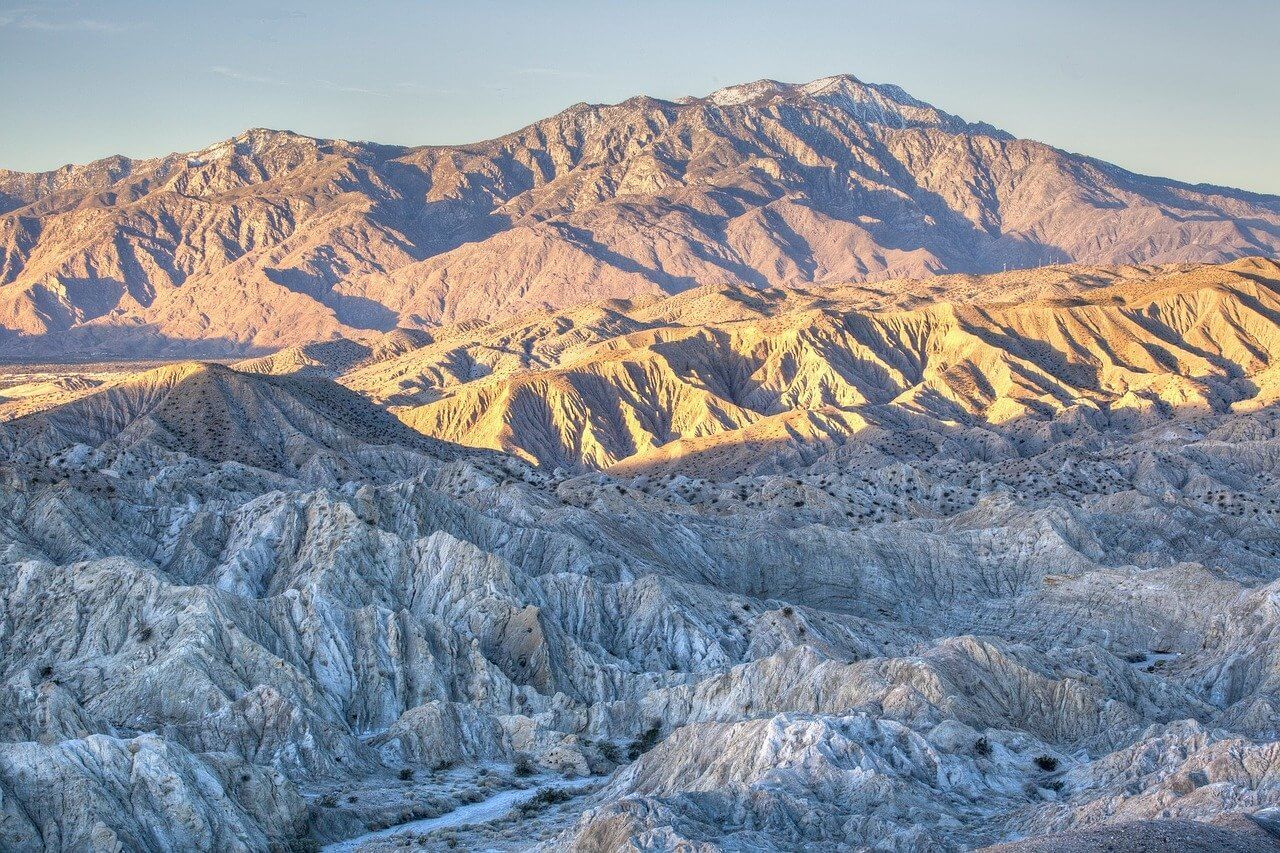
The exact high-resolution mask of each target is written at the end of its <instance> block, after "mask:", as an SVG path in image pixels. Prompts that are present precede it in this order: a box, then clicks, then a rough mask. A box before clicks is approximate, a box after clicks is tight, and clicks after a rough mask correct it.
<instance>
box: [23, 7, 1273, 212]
mask: <svg viewBox="0 0 1280 853" xmlns="http://www.w3.org/2000/svg"><path fill="white" fill-rule="evenodd" d="M1277 33H1280V0H1216V2H1206V0H1196V2H1190V0H1109V2H1101V0H1072V2H1063V0H1054V2H1051V1H1050V0H1017V2H1013V0H1009V2H1005V0H967V2H956V0H893V2H889V0H886V2H845V3H834V2H806V1H805V0H790V2H786V3H780V2H754V0H742V2H736V3H727V2H726V3H711V2H696V0H684V2H648V3H636V2H630V3H622V2H610V0H595V2H550V1H549V0H541V1H540V0H525V1H524V2H511V3H499V2H486V0H466V2H449V3H444V2H389V0H381V1H379V0H374V2H352V0H343V2H330V0H312V2H308V3H278V2H269V1H264V0H257V1H256V2H241V0H231V2H219V0H213V2H201V3H187V2H181V0H171V2H144V0H114V2H76V0H52V2H16V3H15V2H11V0H0V83H3V88H0V168H10V169H19V170H24V171H36V170H45V169H53V168H57V167H58V166H60V165H62V164H64V163H68V162H76V163H80V162H87V161H89V160H93V159H96V158H99V157H104V156H107V155H110V154H127V155H129V156H133V157H149V156H156V155H160V154H166V153H169V152H172V151H191V150H196V149H199V148H203V147H204V146H206V145H208V144H210V143H212V142H214V141H217V140H220V139H225V138H226V137H229V136H233V135H235V134H236V133H238V132H240V131H242V130H244V129H246V128H249V127H271V128H279V129H288V130H293V131H297V132H299V133H304V134H308V135H312V136H323V137H338V138H344V139H362V140H373V141H378V142H385V143H395V144H406V145H410V144H432V143H434V144H443V143H457V142H474V141H478V140H482V139H488V138H491V137H494V136H497V135H501V134H503V133H506V132H508V131H511V130H514V129H516V128H519V127H522V126H524V125H526V124H528V123H530V122H532V121H534V120H536V119H539V118H543V117H545V116H548V115H551V114H553V113H555V112H557V111H559V110H561V109H563V108H565V107H567V106H569V105H570V104H573V103H577V102H580V101H587V102H590V103H607V102H616V101H621V100H625V99H626V98H628V97H630V96H632V95H636V94H642V93H643V94H648V95H653V96H656V97H666V98H674V97H678V96H681V95H688V94H706V93H707V92H710V91H712V90H714V89H716V88H719V87H721V86H726V85H732V84H734V83H742V82H748V81H751V80H757V79H760V78H763V77H768V78H773V79H777V80H783V81H787V82H803V81H807V80H812V79H816V78H818V77H824V76H827V75H830V74H838V73H850V74H854V75H856V76H857V77H859V78H860V79H862V80H865V81H868V82H874V83H896V84H898V85H900V86H902V87H903V88H904V89H906V90H907V91H908V92H910V93H911V94H913V95H915V96H916V97H917V98H920V99H922V100H925V101H928V102H929V103H931V104H933V105H935V106H937V107H939V108H941V109H944V110H947V111H949V112H953V113H957V114H959V115H961V116H963V117H964V118H966V119H969V120H971V121H986V122H990V123H991V124H994V125H996V126H998V127H1001V128H1004V129H1005V130H1008V131H1009V132H1011V133H1013V134H1015V135H1017V136H1021V137H1027V138H1032V139H1038V140H1041V141H1043V142H1047V143H1050V144H1052V145H1055V146H1057V147H1059V148H1064V149H1066V150H1068V151H1073V152H1079V153H1084V154H1089V155H1092V156H1095V157H1100V158H1102V159H1104V160H1109V161H1111V162H1114V163H1117V164H1119V165H1121V166H1124V167H1125V168H1128V169H1131V170H1134V171H1137V172H1142V173H1145V174H1152V175H1160V176H1164V177H1171V178H1176V179H1178V180H1183V181H1189V182H1193V183H1200V182H1207V183H1214V184H1221V185H1226V186H1234V187H1241V188H1244V189H1249V190H1254V191H1258V192H1268V193H1277V194H1280V156H1277V154H1278V153H1280V50H1277V49H1276V47H1275V45H1276V37H1277Z"/></svg>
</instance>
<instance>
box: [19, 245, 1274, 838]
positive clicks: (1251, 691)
mask: <svg viewBox="0 0 1280 853" xmlns="http://www.w3.org/2000/svg"><path fill="white" fill-rule="evenodd" d="M1276 278H1277V273H1276V267H1275V264H1273V263H1271V262H1267V261H1260V260H1247V261H1241V262H1238V263H1235V264H1232V265H1229V266H1226V267H1210V268H1194V269H1193V268H1168V267H1160V268H1157V267H1144V268H1130V269H1112V270H1105V269H1083V268H1065V269H1046V270H1040V271H1037V272H1035V273H1023V274H1012V273H1011V274H1008V275H1007V276H1002V277H997V278H994V279H991V278H960V279H935V280H931V281H927V282H891V283H886V284H884V285H882V286H867V285H856V286H849V287H847V288H836V289H833V290H830V291H808V290H804V289H795V288H788V289H766V290H756V289H745V288H736V287H731V288H715V287H709V288H704V289H699V290H694V291H690V292H688V293H686V294H682V295H680V296H677V297H674V298H670V299H639V300H628V301H614V302H607V303H602V304H599V305H595V306H592V307H588V308H583V309H580V310H575V311H571V312H565V313H561V314H553V315H547V316H542V317H535V318H526V319H516V320H512V321H509V322H502V323H494V324H488V325H477V324H472V325H470V326H466V327H454V328H446V329H441V330H438V332H435V333H432V335H430V336H429V337H416V338H412V339H407V338H405V337H404V336H401V335H394V336H392V337H390V338H388V339H385V340H383V341H381V342H380V343H378V342H368V343H360V344H350V343H347V344H342V343H340V344H337V345H335V344H332V343H325V344H323V345H320V346H310V347H302V348H299V349H297V350H292V351H285V352H282V353H279V354H277V355H275V356H274V357H272V358H269V359H266V360H261V361H255V362H252V363H249V364H245V365H242V366H241V368H236V367H229V366H224V365H216V364H206V363H198V362H186V363H178V364H172V365H164V366H158V367H154V368H152V369H149V370H145V371H140V372H138V373H136V374H131V375H128V376H123V377H118V376H109V375H108V374H107V373H101V374H97V375H98V379H97V380H96V381H98V382H100V384H99V385H97V386H94V387H92V388H88V389H81V390H80V391H77V392H76V395H75V399H70V400H68V399H66V398H65V396H57V395H58V394H66V393H68V391H67V389H65V388H58V389H57V394H55V395H54V396H53V397H50V398H49V399H48V404H47V405H46V406H44V407H43V408H42V407H41V406H40V405H38V404H37V402H34V401H36V400H38V399H39V396H40V394H39V389H34V390H33V389H30V388H28V389H27V391H26V392H24V396H23V400H25V401H26V402H25V403H24V404H23V405H24V406H29V407H32V408H39V409H41V410H40V411H32V412H28V413H27V414H24V415H22V416H20V417H16V418H14V419H12V420H8V421H6V422H4V423H0V454H2V456H3V461H2V462H0V478H2V479H3V482H4V488H3V489H2V490H0V607H2V608H3V614H2V617H3V618H2V619H0V625H3V631H2V632H0V794H2V795H3V796H2V797H0V846H3V847H4V848H5V849H13V850H43V849H62V850H79V849H118V848H124V849H226V850H267V849H289V848H294V849H297V848H298V847H302V848H304V849H305V848H306V847H307V846H313V845H319V844H331V843H332V844H336V845H340V846H338V847H335V848H334V849H354V848H355V847H357V846H360V845H363V846H362V847H361V849H364V850H378V849H403V848H404V847H405V846H407V845H413V846H419V847H425V848H426V849H440V850H444V849H493V850H529V849H542V850H548V851H549V850H566V849H568V850H576V851H583V853H585V851H599V850H614V849H686V848H687V849H698V850H745V849H752V850H755V849H764V850H795V849H800V848H804V849H811V850H832V851H835V850H847V849H855V850H856V849H897V850H908V851H934V850H962V849H972V848H977V847H981V846H983V845H989V844H996V843H1000V842H1006V841H1009V842H1016V843H1015V845H1014V846H1013V847H1012V848H1010V849H1016V850H1033V849H1043V848H1042V847H1038V846H1035V845H1037V844H1040V843H1041V842H1039V841H1036V839H1050V838H1051V837H1052V839H1057V841H1055V842H1054V843H1058V842H1060V841H1061V839H1063V838H1066V839H1067V840H1069V841H1072V843H1078V844H1088V843H1095V842H1096V843H1106V842H1107V840H1108V839H1114V838H1115V837H1117V833H1119V834H1120V835H1121V836H1122V837H1125V838H1127V839H1129V840H1130V841H1133V842H1134V843H1135V844H1146V845H1147V847H1146V848H1143V849H1159V844H1161V843H1164V842H1165V841H1167V840H1168V839H1181V840H1182V841H1183V842H1186V843H1191V841H1194V842H1196V843H1201V844H1203V845H1210V847H1211V846H1212V845H1215V844H1216V845H1218V847H1217V848H1214V849H1239V850H1265V849H1273V848H1274V847H1275V846H1276V842H1275V841H1274V836H1273V834H1272V833H1273V830H1274V827H1275V826H1276V819H1275V815H1276V812H1275V809H1276V808H1280V776H1278V775H1277V773H1276V767H1277V766H1280V763H1278V761H1277V750H1280V731H1278V730H1277V727H1278V725H1280V723H1278V722H1277V721H1278V720H1280V716H1278V712H1277V707H1278V705H1280V679H1277V677H1276V672H1277V671H1280V670H1278V669H1277V662H1278V661H1280V644H1278V643H1277V640H1276V638H1277V637H1278V636H1280V629H1278V628H1277V620H1278V619H1280V612H1278V611H1277V608H1276V607H1275V600H1276V598H1277V595H1278V592H1277V584H1278V583H1280V486H1278V485H1277V484H1278V483H1280V478H1277V477H1276V476H1275V474H1276V465H1277V460H1278V459H1280V434H1278V432H1277V430H1278V425H1280V409H1278V408H1277V406H1276V401H1275V398H1274V387H1275V386H1274V382H1273V381H1272V379H1271V377H1272V376H1273V375H1274V367H1273V359H1274V353H1275V349H1274V347H1275V346H1276V338H1275V329H1276V316H1277V315H1276V313H1275V306H1276V300H1275V293H1276V290H1275V282H1276ZM934 288H946V289H949V292H950V293H951V294H953V295H955V296H956V299H955V304H952V305H942V304H939V301H938V299H937V295H938V294H937V293H936V292H933V289H934ZM42 370H45V371H48V370H49V368H47V367H46V368H42ZM76 370H81V371H82V372H83V369H78V368H73V369H71V370H70V371H69V373H70V374H72V375H80V374H78V373H76ZM335 375H339V376H340V378H341V380H342V383H344V384H345V385H346V386H347V387H343V385H340V384H337V383H335V382H333V381H332V380H331V379H329V378H327V377H329V376H335ZM53 384H54V385H56V383H53ZM73 384H74V383H73ZM504 389H509V390H504ZM518 389H520V390H518ZM584 389H585V390H584ZM601 389H606V390H609V389H611V390H610V396H603V391H602V390H601ZM517 390H518V393H517ZM50 393H52V392H50ZM521 395H524V396H521ZM516 399H520V400H526V401H531V402H527V403H523V404H521V405H520V406H516V405H513V404H511V403H510V402H509V401H511V400H516ZM465 400H471V401H474V403H473V405H474V406H475V410H474V412H473V413H472V414H471V415H469V416H468V417H467V418H465V419H462V420H458V421H457V423H459V424H463V423H464V422H465V424H466V429H467V430H479V429H481V428H484V429H486V430H490V432H486V433H483V434H484V435H492V436H495V437H496V438H497V439H500V440H495V441H493V442H490V443H491V444H493V446H494V447H497V448H502V449H507V450H512V451H515V453H502V452H497V451H494V450H481V449H477V448H468V447H464V446H461V445H460V444H457V443H455V442H454V441H451V440H442V439H443V438H447V437H446V436H436V437H431V436H426V435H423V434H421V433H419V432H416V431H414V430H412V429H410V427H409V425H410V424H415V423H417V424H419V425H420V424H422V423H425V422H429V421H421V420H415V417H417V416H423V415H422V413H424V412H425V413H436V414H435V415H432V417H434V416H436V415H439V414H440V413H444V412H447V411H453V410H455V409H456V407H461V406H462V401H465ZM539 400H541V401H542V402H537V401H539ZM623 400H625V401H626V403H625V406H624V405H623V403H622V402H620V401H623ZM382 404H385V405H387V406H391V407H395V408H396V409H397V412H398V413H399V414H400V416H401V418H402V420H401V419H397V418H396V417H394V416H393V415H392V414H391V413H390V412H388V411H386V409H385V408H383V407H382ZM450 407H455V409H451V408H450ZM457 410H460V409H457ZM566 412H568V413H575V414H576V416H578V418H579V420H577V421H573V420H568V419H565V418H564V417H562V415H563V413H566ZM623 413H627V414H625V415H624V414H623ZM423 417H425V416H423ZM440 422H441V423H444V422H445V421H440ZM570 423H572V424H582V425H584V426H583V428H582V429H581V430H577V427H575V428H574V430H567V429H562V425H564V424H570ZM498 424H501V426H500V427H499V426H497V425H498ZM548 425H551V426H553V427H554V428H553V429H549V428H548ZM588 426H589V427H590V429H589V430H588V429H587V428H586V427H588ZM575 430H577V431H575ZM438 432H443V430H439V431H438ZM477 435H481V433H479V432H473V433H467V434H463V433H461V432H460V433H458V434H457V435H454V436H452V438H468V436H471V437H474V436H477ZM644 436H647V438H643V437H644ZM588 437H589V438H590V442H593V443H589V442H588V440H587V439H588ZM504 442H506V443H504ZM645 442H647V444H644V443H645ZM474 443H477V444H479V443H483V442H480V441H474ZM640 444H644V447H643V448H639V447H638V445H640ZM586 448H591V449H590V452H578V451H581V450H583V449H586ZM629 449H630V452H623V451H627V450H629ZM570 451H573V453H570ZM544 452H545V453H548V454H550V453H555V454H559V455H557V456H554V457H552V456H549V455H548V456H545V457H544V456H542V455H540V454H542V453H544ZM516 454H521V455H525V456H528V457H532V458H534V459H544V460H545V461H546V462H548V463H555V464H547V465H543V466H534V465H532V464H530V463H529V462H528V461H526V460H525V459H521V458H519V456H518V455H516ZM557 465H559V467H556V466H557ZM592 465H597V466H605V467H607V469H608V470H591V466H592ZM1018 839H1023V840H1022V841H1018ZM1027 839H1030V840H1027ZM1043 843H1044V844H1048V843H1050V842H1049V841H1044V842H1043ZM1206 849H1210V848H1206Z"/></svg>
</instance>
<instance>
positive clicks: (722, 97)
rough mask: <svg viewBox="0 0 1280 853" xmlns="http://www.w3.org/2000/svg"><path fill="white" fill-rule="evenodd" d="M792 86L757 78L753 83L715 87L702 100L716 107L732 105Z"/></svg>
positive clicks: (781, 91)
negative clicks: (721, 87)
mask: <svg viewBox="0 0 1280 853" xmlns="http://www.w3.org/2000/svg"><path fill="white" fill-rule="evenodd" d="M793 88H795V87H794V86H789V85H788V84H786V83H779V82H778V81H777V80H757V81H755V82H754V83H742V84H741V85H738V86H726V87H725V88H723V89H717V90H716V91H714V92H712V93H711V94H710V95H707V97H706V98H705V99H704V100H707V101H710V102H711V103H713V104H715V105H716V106H718V107H732V106H737V105H739V104H747V103H750V102H751V101H755V100H759V99H760V98H764V97H768V96H770V95H777V94H783V93H785V92H787V91H789V90H791V89H793Z"/></svg>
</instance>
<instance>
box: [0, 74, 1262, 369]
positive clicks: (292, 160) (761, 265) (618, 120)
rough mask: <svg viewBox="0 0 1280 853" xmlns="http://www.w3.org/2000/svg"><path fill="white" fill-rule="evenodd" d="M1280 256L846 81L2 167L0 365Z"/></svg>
mask: <svg viewBox="0 0 1280 853" xmlns="http://www.w3.org/2000/svg"><path fill="white" fill-rule="evenodd" d="M1278 253H1280V197H1276V196H1268V195H1261V194H1255V193H1248V192H1244V191H1240V190H1233V189H1226V188H1221V187H1211V186H1203V185H1200V186H1191V185H1187V184H1182V183H1178V182H1176V181H1171V180H1166V179H1160V178H1152V177H1146V176H1142V175H1137V174H1134V173H1132V172H1128V171H1125V170H1124V169H1121V168H1119V167H1116V166H1112V165H1109V164H1107V163H1104V162H1101V161H1098V160H1095V159H1091V158H1088V157H1084V156H1079V155H1075V154H1069V153H1067V152H1064V151H1061V150H1058V149H1056V148H1053V147H1051V146H1049V145H1045V144H1042V143H1039V142H1033V141H1027V140H1021V139H1017V138H1014V137H1013V136H1011V135H1010V134H1008V133H1005V132H1003V131H1000V130H998V129H996V128H995V127H993V126H991V125H988V124H982V123H971V122H967V121H965V120H963V119H961V118H958V117H957V116H954V115H951V114H949V113H946V112H943V111H941V110H939V109H936V108H934V107H932V106H930V105H928V104H926V103H923V102H921V101H919V100H916V99H915V98H913V97H911V96H910V95H908V94H906V93H905V92H903V91H902V90H901V89H899V88H897V87H895V86H887V85H875V84H868V83H863V82H861V81H859V80H857V79H856V78H854V77H851V76H835V77H829V78H824V79H821V80H815V81H813V82H811V83H807V84H802V85H790V84H783V83H778V82H775V81H770V80H762V81H759V82H756V83H751V84H746V85H741V86H732V87H729V88H726V89H721V90H719V91H717V92H713V93H712V94H710V95H708V96H706V97H699V98H684V99H680V100H677V101H665V100H659V99H655V98H648V97H636V98H632V99H629V100H627V101H624V102H622V103H620V104H615V105H603V106H602V105H588V104H577V105H574V106H572V107H570V108H568V109H566V110H565V111H563V112H561V113H559V114H557V115H554V116H552V117H550V118H547V119H544V120H542V121H539V122H535V123H534V124H532V125H529V126H528V127H526V128H523V129H521V130H518V131H516V132H515V133H512V134H509V135H507V136H504V137H501V138H498V139H494V140H491V141H488V142H482V143H477V144H473V145H460V146H425V147H401V146H389V145H378V144H372V143H365V142H345V141H341V140H328V139H314V138H310V137H306V136H300V135H298V134H294V133H290V132H285V131H272V130H262V129H255V130H250V131H247V132H246V133H243V134H241V135H239V136H236V137H234V138H232V139H229V140H226V141H223V142H220V143H216V144H214V145H211V146H209V147H207V148H204V149H202V150H200V151H195V152H190V153H184V154H173V155H169V156H167V157H161V158H157V159H150V160H131V159H128V158H126V157H111V158H108V159H105V160H100V161H97V162H94V163H90V164H88V165H84V166H66V167H64V168H62V169H59V170H56V171H53V172H46V173H39V174H25V173H16V172H6V171H0V355H7V356H23V357H66V356H68V355H72V354H74V355H76V356H77V357H85V356H119V355H127V356H130V357H139V356H143V355H146V356H174V355H182V356H187V355H203V356H226V355H252V354H257V353H265V352H268V351H272V350H275V349H278V348H281V347H284V346H290V345H296V344H301V343H305V342H308V341H312V340H324V339H329V338H335V337H344V338H349V339H358V338H362V337H366V336H370V335H373V334H377V333H383V332H389V331H392V330H394V329H398V328H399V329H410V330H423V329H430V328H432V327H434V326H437V325H440V324H456V323H462V322H466V321H469V320H475V319H483V320H487V321H493V320H501V319H503V318H510V317H516V316H519V315H522V314H526V313H529V312H530V311H535V310H560V309H565V308H570V307H573V306H576V305H580V304H584V303H591V302H599V301H602V300H607V299H615V298H616V299H634V298H637V297H652V296H660V295H670V294H675V293H680V292H683V291H686V290H690V289H694V288H697V287H705V286H726V287H748V288H767V287H776V286H791V287H795V286H811V285H831V284H848V283H855V282H863V281H882V280H886V279H894V278H920V277H925V276H931V275H936V274H944V273H989V272H998V271H1001V270H1004V269H1014V268H1026V267H1036V266H1042V265H1046V264H1051V263H1064V262H1076V263H1082V264H1092V265H1117V264H1120V265H1123V264H1145V263H1176V262H1221V261H1226V260H1231V259H1233V258H1236V257H1240V256H1244V255H1264V256H1268V255H1276V254H1278Z"/></svg>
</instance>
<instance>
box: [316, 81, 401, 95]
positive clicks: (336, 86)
mask: <svg viewBox="0 0 1280 853" xmlns="http://www.w3.org/2000/svg"><path fill="white" fill-rule="evenodd" d="M316 82H317V83H319V84H320V87H321V88H323V89H328V90H329V91H330V92H344V93H346V94H349V95H370V96H372V97H375V98H390V97H391V96H390V95H388V94H387V93H386V92H379V91H378V90H377V89H366V88H364V87H363V86H348V85H346V84H345V83H335V82H333V81H332V80H317V81H316Z"/></svg>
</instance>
